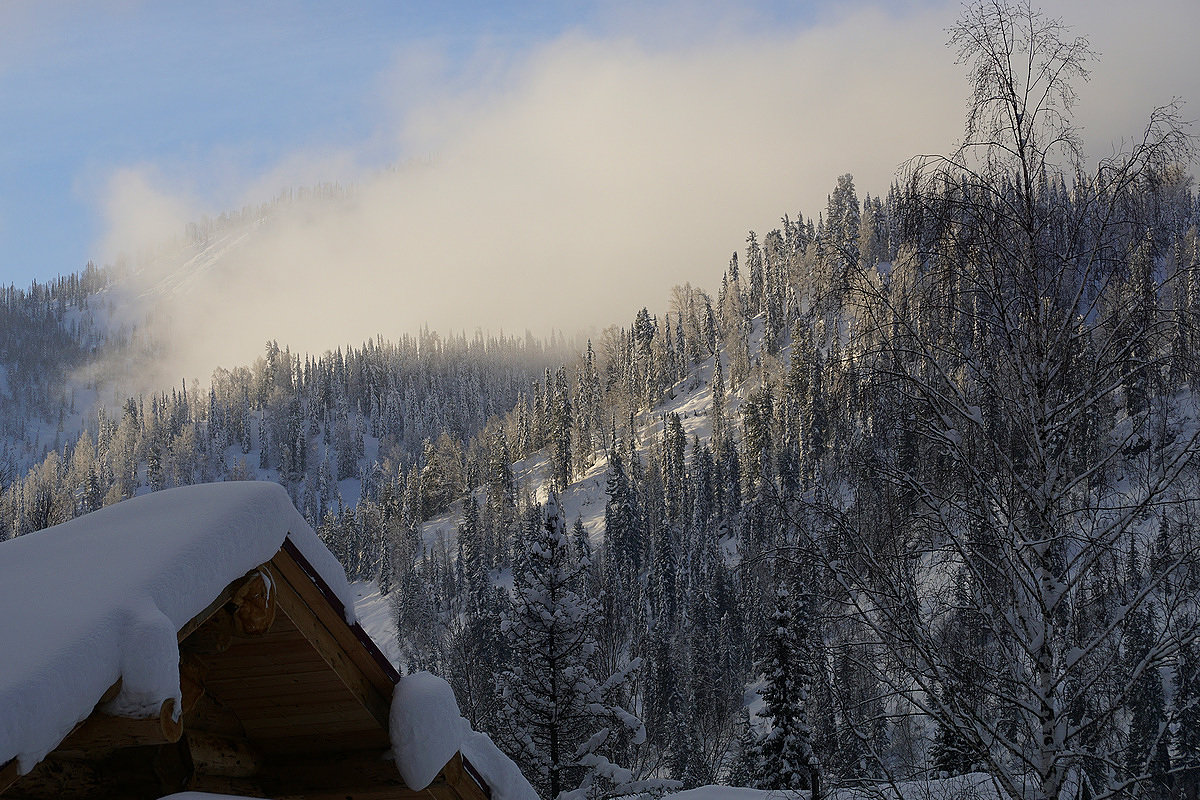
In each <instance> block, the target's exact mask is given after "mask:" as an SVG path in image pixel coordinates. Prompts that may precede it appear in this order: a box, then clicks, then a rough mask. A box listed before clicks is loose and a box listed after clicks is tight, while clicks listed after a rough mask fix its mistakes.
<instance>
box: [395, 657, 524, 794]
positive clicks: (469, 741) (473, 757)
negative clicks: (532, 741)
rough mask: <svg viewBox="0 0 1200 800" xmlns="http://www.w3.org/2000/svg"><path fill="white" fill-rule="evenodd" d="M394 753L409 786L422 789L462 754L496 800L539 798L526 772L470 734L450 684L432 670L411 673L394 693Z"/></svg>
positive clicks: (479, 736) (480, 737)
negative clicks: (455, 756) (448, 763)
mask: <svg viewBox="0 0 1200 800" xmlns="http://www.w3.org/2000/svg"><path fill="white" fill-rule="evenodd" d="M391 739H392V753H393V755H394V756H395V758H396V767H397V768H399V770H400V775H401V776H402V777H403V778H404V782H405V783H406V784H408V786H409V788H410V789H412V790H414V791H418V792H419V791H421V790H422V789H424V788H425V787H426V786H428V785H429V784H431V783H433V779H434V778H436V777H437V774H438V773H439V772H440V771H441V769H442V767H444V766H446V762H448V761H449V760H450V759H451V758H453V757H454V754H455V753H457V752H459V751H460V750H461V751H462V754H463V757H464V758H466V760H467V761H469V762H471V765H472V766H473V767H475V769H476V770H478V772H479V774H480V775H481V776H482V777H483V779H484V781H486V782H487V784H488V787H489V788H491V790H492V800H538V796H537V792H535V791H534V790H533V787H532V786H530V785H529V781H527V780H525V776H524V775H522V774H521V770H520V769H518V768H517V765H516V764H514V763H513V762H512V760H511V759H509V757H508V756H506V755H504V754H503V753H502V752H500V749H499V748H498V747H496V745H495V744H494V743H493V742H492V740H491V739H489V738H488V737H487V735H486V734H483V733H477V732H476V731H473V730H471V725H470V723H468V722H467V721H466V720H465V719H463V717H462V714H461V713H460V712H459V710H458V702H457V701H456V700H455V699H454V690H453V689H451V688H450V684H448V683H446V681H444V680H442V679H441V678H439V677H437V676H435V675H431V674H429V673H428V672H417V673H414V674H412V675H406V676H405V677H403V678H401V679H400V683H398V684H397V685H396V691H395V692H394V693H393V694H392V714H391Z"/></svg>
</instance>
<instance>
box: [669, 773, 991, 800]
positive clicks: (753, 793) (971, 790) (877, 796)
mask: <svg viewBox="0 0 1200 800" xmlns="http://www.w3.org/2000/svg"><path fill="white" fill-rule="evenodd" d="M999 796H1000V795H999V794H998V793H997V792H996V789H995V786H994V785H993V784H992V781H991V779H990V778H989V777H988V776H987V775H984V774H981V773H974V774H971V775H958V776H955V777H953V778H934V779H930V780H920V781H900V782H897V783H895V784H880V785H878V786H873V787H869V788H858V789H835V790H833V791H830V792H826V793H825V795H824V800H998V798H999ZM666 800H810V793H809V792H807V791H796V792H785V791H768V790H765V789H743V788H740V787H736V786H701V787H699V788H697V789H688V790H687V791H683V792H678V793H677V794H670V795H667V796H666Z"/></svg>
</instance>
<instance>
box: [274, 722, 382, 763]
mask: <svg viewBox="0 0 1200 800" xmlns="http://www.w3.org/2000/svg"><path fill="white" fill-rule="evenodd" d="M289 734H290V735H289ZM255 744H256V745H257V746H258V749H259V751H260V752H262V753H263V754H269V755H272V756H289V757H290V756H302V755H303V756H308V755H315V756H318V757H319V756H320V755H321V754H323V753H327V752H328V751H329V748H330V743H329V741H327V740H326V739H324V738H321V737H314V736H313V735H311V734H308V733H304V734H300V735H297V733H296V731H295V730H292V731H290V732H288V733H283V734H279V735H273V736H271V737H270V738H263V739H256V740H255ZM336 745H337V747H339V748H341V749H343V750H347V751H352V750H358V749H363V748H371V747H377V748H379V749H381V750H382V749H386V748H387V747H388V746H390V742H389V741H388V736H387V733H386V732H384V731H381V730H379V729H378V728H374V727H373V728H372V729H371V730H358V731H345V732H342V733H339V734H338V735H337V742H336Z"/></svg>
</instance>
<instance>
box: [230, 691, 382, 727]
mask: <svg viewBox="0 0 1200 800" xmlns="http://www.w3.org/2000/svg"><path fill="white" fill-rule="evenodd" d="M225 698H226V700H227V702H229V703H231V704H233V705H234V706H235V707H236V708H237V709H238V713H242V714H244V713H254V712H259V711H262V710H264V709H265V710H268V711H269V710H271V709H274V708H280V709H282V708H312V707H318V708H332V707H338V706H345V707H348V708H352V709H355V708H356V709H358V710H359V711H360V712H361V713H362V716H363V717H365V718H366V719H371V716H370V714H368V713H367V712H366V711H365V710H363V708H362V706H360V705H359V704H358V700H357V699H356V698H355V697H354V695H352V694H350V692H349V691H347V690H346V687H345V686H342V685H341V684H340V683H339V684H338V685H337V686H334V687H331V688H324V687H323V688H320V689H308V690H295V689H293V690H291V691H288V692H273V693H271V694H238V695H225Z"/></svg>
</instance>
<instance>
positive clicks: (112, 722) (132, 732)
mask: <svg viewBox="0 0 1200 800" xmlns="http://www.w3.org/2000/svg"><path fill="white" fill-rule="evenodd" d="M182 733H183V718H182V716H181V717H179V718H178V719H176V718H175V698H173V697H169V698H167V699H166V700H164V701H163V704H162V706H161V707H160V708H159V711H158V716H156V717H148V718H145V719H133V718H130V717H113V716H109V715H108V714H105V713H103V712H101V711H94V712H92V715H91V716H90V717H88V718H87V719H86V720H84V721H83V722H82V723H81V724H80V725H78V726H77V727H76V728H75V730H73V731H71V733H70V734H68V736H67V738H65V739H63V741H62V742H61V743H60V744H59V746H58V747H57V748H56V750H57V751H62V752H72V753H85V754H91V755H93V756H94V755H102V754H105V753H110V752H112V751H113V750H119V749H123V748H126V747H138V746H141V745H152V744H169V743H171V742H177V741H179V737H180V735H181V734H182Z"/></svg>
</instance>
